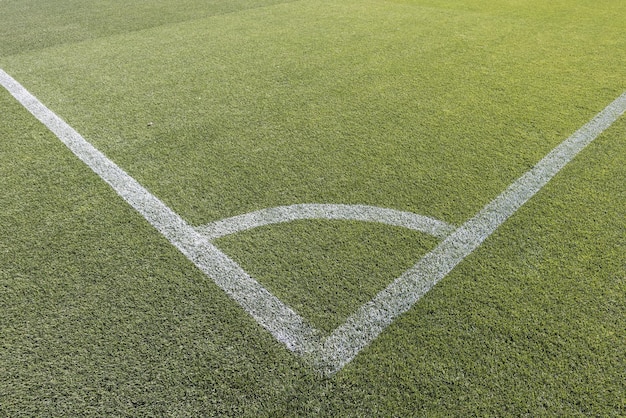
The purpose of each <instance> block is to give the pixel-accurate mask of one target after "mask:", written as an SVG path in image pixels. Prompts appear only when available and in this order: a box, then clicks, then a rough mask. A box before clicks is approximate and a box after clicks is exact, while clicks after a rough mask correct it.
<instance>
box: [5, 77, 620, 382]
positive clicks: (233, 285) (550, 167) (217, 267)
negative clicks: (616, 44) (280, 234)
mask: <svg viewBox="0 0 626 418" xmlns="http://www.w3.org/2000/svg"><path fill="white" fill-rule="evenodd" d="M0 84H1V85H2V86H4V87H5V88H6V89H7V90H8V91H9V92H10V93H11V94H12V95H13V96H14V97H15V98H16V99H17V100H18V101H19V102H20V103H21V104H22V105H23V106H24V107H25V108H26V109H27V110H29V111H30V112H31V113H32V114H33V115H34V116H35V117H36V118H37V119H39V120H40V121H41V122H42V123H43V124H44V125H46V126H47V127H48V128H49V129H50V130H51V131H52V132H53V133H55V135H57V137H58V138H59V139H60V140H61V141H62V142H63V143H65V144H66V146H68V148H70V149H71V150H72V152H74V154H76V155H77V156H78V157H79V158H80V159H81V160H82V161H83V162H85V163H86V164H87V165H88V166H89V167H90V168H91V169H92V170H93V171H94V172H96V173H97V174H98V175H99V176H100V177H102V178H103V179H104V180H105V181H106V182H107V183H108V184H109V185H111V187H112V188H113V189H114V190H115V191H116V192H117V193H118V194H119V195H120V196H121V197H122V198H124V200H126V201H127V202H128V203H129V204H130V205H131V206H133V208H135V209H136V210H137V211H138V212H139V213H141V214H142V215H143V216H144V217H145V218H146V220H148V221H149V222H150V223H151V224H152V225H153V226H154V227H155V228H157V229H158V230H159V231H160V232H161V233H162V234H163V235H164V236H165V237H166V238H167V239H168V240H170V242H172V244H173V245H175V246H176V247H177V248H178V249H179V250H180V251H181V252H182V253H183V254H185V255H186V256H187V257H188V258H189V259H190V260H191V261H193V262H194V263H195V264H196V266H198V267H199V268H200V269H201V270H202V271H203V272H205V273H206V274H207V275H208V276H209V277H211V278H212V279H213V280H214V281H215V283H216V284H218V285H219V286H220V287H221V288H222V289H224V291H226V293H227V294H229V295H230V296H231V297H232V298H233V299H234V300H235V301H237V302H238V303H239V304H240V305H241V306H242V307H243V308H244V309H245V310H246V311H247V312H248V313H249V314H250V315H251V316H253V317H254V318H255V319H256V320H257V322H259V324H261V325H262V326H263V327H265V328H266V329H268V330H269V331H270V332H271V333H272V335H273V336H274V337H275V338H276V339H277V340H278V341H281V342H282V343H284V344H285V345H286V346H287V347H288V348H289V349H291V350H292V351H295V352H297V353H298V354H300V355H304V356H305V358H307V359H309V360H311V361H312V362H313V363H314V364H316V365H317V366H318V367H319V368H320V369H321V370H322V371H323V372H324V373H326V374H327V375H332V374H334V373H336V372H337V371H338V370H340V369H341V368H342V367H344V366H345V365H346V364H347V363H348V362H350V361H351V360H352V359H353V358H354V357H355V356H356V355H357V354H358V353H359V351H360V350H361V349H362V348H363V347H365V346H366V345H367V344H369V343H370V342H371V341H372V340H373V339H374V338H376V337H377V336H378V335H379V334H380V333H381V332H382V331H383V330H384V329H385V328H386V327H387V326H388V325H389V324H391V322H393V320H394V319H395V318H396V317H397V316H398V315H401V314H402V313H404V312H406V311H407V310H408V309H410V308H411V306H413V304H415V303H416V302H417V301H418V300H419V299H420V298H421V297H422V296H423V295H424V294H425V293H426V292H428V291H429V290H430V289H431V288H432V287H433V286H434V285H435V284H437V283H438V282H439V281H440V280H441V279H442V278H443V277H445V276H446V275H447V274H448V273H449V272H450V271H451V270H452V269H453V268H454V267H455V266H456V265H457V264H458V263H460V262H461V261H462V260H463V259H464V258H465V257H466V256H467V255H469V254H470V253H471V252H472V251H474V250H475V249H476V248H477V247H478V246H480V245H481V244H482V242H483V241H484V240H485V239H486V238H487V237H489V236H490V235H491V234H492V233H493V232H494V231H495V230H496V229H497V228H498V227H499V226H500V225H501V224H502V223H503V222H504V221H505V220H506V219H508V218H509V217H510V216H511V215H513V214H514V213H515V212H516V211H517V210H518V209H519V208H520V207H521V206H522V205H523V204H524V203H525V202H526V201H528V199H530V198H531V197H532V196H533V195H534V194H535V193H537V192H538V191H539V190H540V189H541V188H542V187H543V186H545V185H546V184H547V183H548V181H550V179H552V177H554V176H555V175H556V174H557V173H558V172H559V171H560V170H561V169H562V168H563V167H564V166H565V165H566V164H567V163H568V162H569V161H571V160H572V159H573V158H574V157H575V156H576V154H578V153H579V152H580V151H581V150H582V149H583V148H584V147H586V146H587V145H588V144H589V143H591V141H593V140H594V139H595V138H596V137H597V136H598V135H600V133H602V132H603V131H604V130H605V129H606V128H608V127H609V126H610V125H611V124H612V123H613V122H615V121H616V120H617V119H618V118H619V117H620V116H621V115H622V114H623V113H624V112H625V111H626V92H625V93H623V94H622V95H621V96H619V97H618V98H617V99H616V100H615V101H614V102H613V103H611V104H610V105H608V106H607V107H606V108H605V109H604V110H603V111H602V112H600V113H599V114H598V115H597V116H596V117H595V118H593V119H592V120H591V121H590V122H589V123H587V124H586V125H584V126H583V127H582V128H580V129H579V130H578V131H576V132H575V133H574V134H573V135H572V136H570V137H569V138H568V139H566V140H565V141H564V142H562V143H561V144H560V145H559V146H557V147H556V148H555V149H554V150H553V151H551V152H550V153H549V154H548V155H547V156H546V157H544V158H543V159H542V160H541V161H540V162H539V163H538V164H537V165H536V166H535V167H534V168H533V169H531V170H530V171H528V172H527V173H525V174H524V175H522V176H521V177H520V178H519V179H518V180H516V181H515V182H514V183H513V184H512V185H511V186H509V187H508V188H507V189H506V190H505V191H504V192H503V193H502V194H500V195H499V196H498V197H496V198H495V199H494V200H493V201H491V202H490V203H488V204H487V205H486V206H485V207H484V208H483V209H482V210H481V211H480V212H479V213H478V214H477V215H476V216H474V217H473V218H472V219H470V220H468V221H467V222H466V223H465V224H463V225H462V226H461V227H459V228H458V229H456V230H455V231H454V232H452V233H451V234H449V233H450V228H449V226H448V225H446V224H445V223H443V222H439V221H436V220H432V219H430V218H426V217H421V216H420V215H416V217H417V218H411V220H408V222H409V223H410V222H417V224H416V225H415V227H416V228H425V229H426V230H430V229H432V231H434V232H431V233H433V235H437V236H440V237H446V238H445V239H444V240H443V241H442V242H441V244H440V245H439V246H438V247H437V248H435V249H434V250H433V251H432V252H430V253H429V254H427V255H426V256H425V257H423V258H422V259H421V260H420V261H419V262H418V263H417V264H415V265H414V266H413V267H412V268H410V269H409V270H407V271H406V272H405V273H404V274H403V275H402V276H400V277H399V278H398V279H396V280H395V281H394V282H393V283H392V284H390V285H389V286H388V287H387V288H386V289H384V290H383V291H381V292H380V293H379V294H378V295H377V296H376V297H374V299H372V300H371V301H370V302H368V303H366V304H365V305H363V306H362V307H361V308H360V309H359V310H358V311H357V312H356V313H355V314H353V315H352V316H351V317H350V318H348V320H347V321H346V322H345V323H344V324H343V325H341V326H340V327H339V328H337V329H336V330H335V331H334V332H333V333H332V334H331V335H330V336H329V337H328V338H326V339H325V340H323V341H321V340H320V336H319V335H320V333H319V332H318V331H317V330H315V329H313V328H312V327H310V326H309V325H307V324H306V323H305V322H304V320H303V319H302V318H301V317H300V316H299V315H298V314H296V313H295V312H294V311H293V310H292V309H291V308H289V307H288V306H287V305H285V304H284V303H282V302H281V301H280V300H279V299H278V298H276V297H275V296H273V295H272V294H271V293H269V292H268V291H267V290H266V289H265V288H263V287H262V286H261V285H260V284H259V283H258V282H256V281H255V280H254V279H253V278H252V277H250V276H249V275H248V274H247V273H246V272H245V271H243V269H241V267H240V266H239V265H238V264H237V263H235V262H234V261H232V260H231V259H229V258H228V257H227V256H226V255H225V254H223V253H222V252H221V251H220V250H219V249H217V248H216V247H215V246H213V245H212V244H211V243H210V242H209V241H208V240H207V239H206V238H204V237H203V236H202V235H201V233H199V232H197V231H195V230H194V229H193V228H192V227H191V226H189V225H187V223H186V222H185V221H184V220H183V219H182V218H180V217H179V216H178V215H177V214H175V213H174V212H173V211H172V210H171V209H169V208H168V207H167V206H166V205H165V204H164V203H163V202H161V201H160V200H159V199H157V198H156V197H155V196H153V195H152V194H150V193H149V192H148V191H147V190H146V189H144V188H143V187H142V186H141V185H140V184H139V183H138V182H137V181H135V180H134V179H133V178H132V177H130V176H129V175H128V174H127V173H125V172H124V171H123V170H122V169H121V168H119V167H118V166H117V165H115V164H114V163H113V162H112V161H110V160H109V159H108V158H107V157H106V156H104V155H103V154H102V153H101V152H99V151H98V150H97V149H95V148H94V147H93V146H92V145H91V144H89V143H88V142H87V141H86V140H85V139H84V138H83V137H82V136H80V134H78V133H77V132H76V131H75V130H74V129H72V128H71V127H70V126H69V125H68V124H67V123H65V122H64V121H63V120H62V119H60V118H59V117H58V116H57V115H56V114H54V113H53V112H52V111H50V110H49V109H48V108H46V107H45V106H44V105H43V104H41V102H39V101H38V100H37V99H36V98H35V97H34V96H32V95H31V94H30V93H29V92H28V91H27V90H26V89H24V87H22V86H21V85H20V84H19V83H18V82H17V81H15V80H14V79H13V78H11V77H10V76H9V75H8V74H6V73H5V72H4V71H2V70H1V69H0ZM294 206H298V205H294ZM304 206H306V205H304ZM320 206H321V207H322V206H326V209H328V207H330V206H334V205H320ZM283 208H284V207H283ZM288 208H289V207H288ZM274 209H276V208H274ZM292 209H293V208H292ZM309 209H310V208H304V207H302V208H301V207H296V208H295V212H294V213H295V214H296V215H295V216H296V217H297V216H301V217H302V216H305V217H308V216H310V215H311V214H309V213H308V211H309ZM352 209H353V208H352ZM352 209H346V208H339V209H337V208H334V209H333V210H336V211H337V213H334V212H333V211H332V210H331V212H329V213H327V214H326V215H324V216H321V217H322V218H324V219H340V218H341V219H343V218H342V216H343V217H345V216H346V213H347V214H348V216H349V217H352V218H354V219H358V220H366V221H368V220H374V219H375V218H376V217H377V216H379V215H380V214H374V212H371V211H370V210H369V209H367V210H365V211H364V212H359V213H350V211H351V210H352ZM379 209H380V208H378V209H376V210H379ZM360 210H361V209H358V210H357V212H358V211H360ZM342 211H344V212H346V211H347V212H346V213H343V214H341V215H340V214H339V213H340V212H342ZM384 211H385V210H383V212H384ZM279 212H280V213H273V212H272V209H270V210H266V211H265V212H264V211H259V212H258V213H265V214H266V215H267V214H268V213H269V214H270V216H269V219H270V220H271V219H273V220H274V221H279V222H282V221H284V218H285V216H287V217H289V216H293V214H292V215H285V214H284V213H282V212H281V211H280V210H279ZM396 212H397V213H396ZM258 213H257V214H258ZM398 213H403V212H398V211H393V210H391V212H389V213H386V212H385V213H384V214H383V218H384V217H389V218H388V219H387V220H385V221H383V223H391V224H397V225H399V226H405V227H409V228H411V226H407V225H402V224H401V223H402V222H405V221H407V220H406V219H404V220H402V221H399V220H398V219H400V218H403V217H404V215H402V216H400V218H397V215H398ZM248 215H249V214H248ZM246 216H247V215H243V218H242V219H241V220H243V221H245V222H252V224H254V223H255V222H258V220H254V219H248V218H245V217H246ZM235 218H237V217H235ZM244 218H245V219H244ZM233 219H234V218H229V219H227V220H226V222H225V223H224V224H223V225H219V224H218V227H217V230H216V231H217V232H215V231H213V232H211V229H210V228H213V227H209V231H208V232H209V233H211V234H212V233H217V234H218V235H216V236H222V235H225V234H228V233H232V232H229V231H230V230H231V229H233V228H234V229H235V230H243V229H248V228H249V227H250V226H249V225H247V226H246V225H243V226H239V227H238V226H236V225H234V224H232V222H231V221H232V220H233ZM307 219H308V218H307ZM407 219H408V218H407ZM245 222H244V223H245ZM262 222H266V223H267V219H266V220H262ZM397 222H400V223H397ZM261 224H264V223H261ZM213 226H215V225H213ZM220 228H222V229H220ZM433 228H434V229H433ZM200 229H202V228H200ZM419 230H423V229H419ZM235 232H236V231H235ZM220 234H221V235H220ZM448 234H449V235H448Z"/></svg>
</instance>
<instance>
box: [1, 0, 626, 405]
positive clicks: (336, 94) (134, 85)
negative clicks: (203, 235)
mask: <svg viewBox="0 0 626 418" xmlns="http://www.w3.org/2000/svg"><path fill="white" fill-rule="evenodd" d="M96 3H97V4H96ZM625 16H626V2H623V1H613V0H599V1H598V0H594V1H591V0H556V1H551V2H546V1H540V0H489V1H487V0H414V1H383V0H380V1H379V0H369V1H341V2H335V1H325V0H322V1H297V2H288V3H286V2H276V1H265V0H258V1H236V2H234V1H212V2H209V1H196V0H184V1H181V2H176V3H173V2H165V1H153V2H140V1H128V2H124V3H123V4H122V3H121V2H118V1H106V2H104V1H103V2H95V3H94V2H79V1H72V0H57V1H54V2H49V1H42V0H20V1H17V0H0V68H3V69H5V70H6V71H7V72H9V74H11V75H13V76H14V77H16V78H17V79H18V80H19V81H20V82H22V83H23V84H24V85H25V86H26V87H27V88H28V89H29V90H31V91H32V92H33V93H34V94H35V95H36V96H37V97H39V98H40V99H41V100H42V101H43V102H44V103H45V104H47V105H48V106H49V107H50V108H51V109H52V110H53V111H55V112H57V113H58V114H59V115H60V116H62V117H63V118H64V119H65V120H67V121H68V122H69V123H70V125H72V126H74V127H75V128H76V129H77V130H78V131H79V132H80V133H82V134H83V135H84V136H85V137H86V139H87V140H89V141H91V142H93V143H94V144H95V145H96V146H97V147H98V148H99V149H101V150H102V151H104V152H105V153H106V154H107V155H108V156H109V157H111V158H112V159H113V160H114V161H115V162H116V163H118V164H119V165H120V166H121V167H122V168H124V169H125V170H127V171H128V172H129V173H130V174H131V175H132V176H133V177H135V178H136V179H138V180H139V181H140V182H141V183H142V184H143V185H145V186H146V187H147V188H148V189H149V190H150V191H151V192H153V193H154V194H155V195H156V196H157V197H159V198H161V199H163V200H164V201H165V202H166V204H167V205H168V206H170V207H172V208H173V209H174V210H175V211H176V212H177V213H179V214H180V215H181V216H182V217H183V218H184V219H185V220H187V221H188V222H189V223H190V224H192V225H194V226H195V225H202V224H206V223H208V222H212V221H215V220H219V219H222V218H226V217H230V216H234V215H238V214H243V213H248V212H251V211H254V210H259V209H263V208H267V207H276V206H281V205H289V204H297V203H310V202H312V203H345V204H368V205H373V206H380V207H386V208H392V209H397V210H405V211H411V212H414V213H417V214H421V215H426V216H431V217H433V218H436V219H440V220H442V221H444V222H448V223H451V224H455V225H460V224H462V223H463V222H465V221H466V220H467V219H468V218H470V217H471V216H473V215H474V214H475V213H476V212H477V211H478V210H479V209H480V208H482V207H483V206H484V205H485V204H486V203H487V202H489V201H490V200H491V199H493V198H494V197H495V196H497V195H498V194H499V193H500V192H501V191H502V190H503V189H504V188H505V187H506V186H507V185H508V184H510V182H511V181H513V180H514V179H516V178H517V177H518V176H519V175H520V174H522V173H523V172H525V171H526V170H528V169H529V168H530V167H532V166H533V165H534V164H535V163H536V162H537V161H538V160H539V159H540V158H541V157H543V155H545V153H546V152H548V151H549V150H550V149H552V148H553V147H554V146H555V145H556V144H558V143H560V142H561V141H562V140H564V139H565V138H567V137H568V136H569V135H570V134H571V133H572V132H574V131H575V130H576V129H578V128H579V127H580V126H581V125H583V124H584V123H586V122H587V121H588V120H589V119H590V118H591V117H592V116H593V115H595V114H596V113H597V112H598V111H599V110H601V109H603V108H604V107H605V106H606V105H607V104H608V103H610V102H611V101H612V100H613V99H614V98H615V97H617V96H618V95H619V94H621V93H622V92H623V91H624V90H626V82H625V80H626V66H624V62H626V29H625V28H624V24H623V22H624V17H625ZM149 124H150V125H149ZM625 139H626V119H624V118H621V119H620V120H618V121H617V122H616V123H615V124H614V125H613V126H612V127H611V128H610V129H608V130H607V131H606V132H605V133H604V134H603V135H601V136H600V137H599V138H598V139H597V140H596V141H595V142H594V143H593V144H591V145H590V146H589V147H588V148H587V149H585V150H584V151H583V152H581V153H580V154H579V155H578V156H577V157H576V158H575V159H574V161H573V162H572V163H571V164H570V165H568V166H567V167H566V168H565V169H564V170H563V171H562V172H561V173H559V174H558V175H557V176H556V177H555V178H554V179H553V180H552V181H551V182H550V183H549V184H548V185H547V186H546V187H545V188H544V189H542V190H541V191H540V192H539V193H538V194H537V195H536V196H535V197H534V198H533V199H531V201H529V202H528V203H527V204H526V205H525V206H524V207H522V208H521V209H520V211H519V212H517V213H516V214H515V215H514V216H513V217H511V218H510V219H509V220H508V221H507V222H505V223H504V224H503V225H502V226H501V227H500V228H499V229H498V230H497V231H496V232H495V233H494V234H493V235H492V236H491V237H490V238H489V239H487V240H486V241H485V242H484V244H483V245H482V246H481V247H480V248H479V249H478V250H476V252H475V253H473V254H471V255H470V256H469V257H467V258H466V259H465V260H464V261H463V262H462V263H461V264H460V265H459V266H458V267H457V268H455V269H454V270H453V271H452V272H451V273H450V274H449V275H448V276H447V277H446V278H445V279H444V280H442V281H441V282H440V283H439V284H438V285H437V286H435V287H434V288H433V289H432V290H431V291H430V292H429V293H428V294H427V295H426V296H425V297H424V298H422V299H421V300H420V302H419V303H417V304H416V305H415V306H414V307H413V308H412V309H410V310H409V311H408V312H407V313H406V314H404V315H402V316H401V317H400V318H398V319H397V320H396V321H395V322H394V323H393V324H392V325H391V326H390V327H389V328H387V329H386V330H385V331H384V332H383V333H382V334H381V335H380V336H379V337H378V338H377V339H376V340H375V341H373V342H372V344H371V345H369V346H368V347H366V348H365V349H364V350H363V351H362V352H361V353H360V354H359V355H358V356H357V357H356V358H355V359H354V360H353V361H352V362H351V363H350V364H349V365H348V366H347V367H346V368H344V369H343V370H342V371H340V372H339V373H338V374H336V375H335V376H333V377H332V378H323V377H320V376H319V375H317V374H316V372H315V371H314V370H312V369H311V368H309V366H307V365H306V364H303V363H302V362H301V360H300V359H299V358H298V357H297V356H295V355H293V354H292V353H291V352H289V351H288V350H287V349H285V347H284V346H283V345H281V344H280V343H278V342H277V341H276V340H275V339H274V338H272V336H271V335H270V334H269V333H267V332H266V331H265V330H264V329H262V328H261V327H260V326H259V325H258V324H257V323H256V322H255V321H254V320H253V319H252V318H251V317H250V316H249V315H248V314H246V313H245V312H244V311H243V310H242V309H241V308H240V307H239V306H238V305H236V304H235V303H234V302H233V301H232V300H231V299H229V298H228V297H227V296H226V295H225V293H224V292H223V291H222V290H221V289H220V288H218V287H217V286H216V285H215V284H214V283H213V282H212V280H211V279H210V278H207V277H205V276H204V275H203V274H202V273H201V272H199V271H198V270H197V269H195V267H193V265H192V263H191V262H189V261H188V260H187V259H186V258H185V257H184V256H182V255H181V254H180V253H178V252H177V251H176V250H175V249H174V248H173V247H172V246H171V245H170V244H169V243H168V242H167V241H166V240H165V239H164V238H163V237H162V236H160V235H159V234H158V233H157V232H156V231H155V230H154V229H153V228H151V227H150V226H149V225H148V224H147V222H146V221H145V220H143V219H142V218H141V217H140V216H139V215H138V214H136V213H135V212H134V211H133V210H132V209H131V208H130V207H129V206H128V205H127V204H125V203H124V202H123V201H121V199H119V198H118V197H117V196H116V195H115V193H114V192H113V191H112V190H110V189H109V188H108V186H106V185H105V184H104V183H103V182H102V181H101V179H99V178H98V177H97V176H95V175H94V174H93V173H91V172H90V171H89V169H88V168H86V167H85V166H84V165H83V164H82V163H80V162H79V161H77V160H76V158H75V157H74V156H73V155H72V154H71V153H70V152H69V151H68V150H66V149H65V148H64V147H63V146H62V145H61V144H60V143H59V142H58V140H57V139H56V138H54V137H53V136H52V135H51V134H50V133H49V132H48V131H47V130H46V129H45V128H44V127H42V126H41V125H39V124H38V123H37V122H36V121H35V120H34V119H33V118H32V116H30V115H29V114H28V113H27V112H26V111H25V110H24V109H22V108H21V107H20V106H19V105H18V104H17V103H16V102H15V101H14V100H13V99H12V98H11V97H10V96H9V95H8V94H6V93H5V92H4V91H0V231H1V233H0V416H11V417H13V416H18V417H19V416H44V417H45V416H54V417H60V416H72V417H74V416H185V417H186V416H219V415H225V416H253V417H258V416H603V417H604V416H609V417H610V416H616V417H617V416H625V415H626V398H625V397H624V393H626V375H625V370H626V348H625V347H626V337H625V335H624V330H625V329H626V297H624V295H626V268H625V266H626V250H625V249H626V189H625V188H624V179H625V178H626V140H625ZM218 245H219V246H220V248H224V249H225V251H227V252H228V254H229V255H231V256H232V257H233V258H235V259H236V260H237V261H239V262H240V263H241V264H242V265H243V266H244V267H245V268H246V270H248V271H249V273H250V274H252V275H253V276H255V277H257V278H259V280H260V281H261V282H262V283H263V284H264V285H265V286H267V287H268V288H271V290H272V292H274V293H276V294H277V295H280V297H281V298H282V299H284V300H285V301H286V302H287V303H288V304H290V305H291V306H294V309H296V310H297V311H298V312H299V313H301V314H302V315H303V316H304V317H306V318H307V319H308V320H310V321H311V322H313V323H314V324H315V325H316V326H318V327H319V328H321V329H323V330H325V331H328V330H330V329H332V328H333V327H334V326H335V325H336V324H337V323H338V322H341V321H342V320H343V318H345V316H347V315H349V314H350V313H351V312H353V311H354V309H355V307H357V306H358V305H359V304H361V303H362V302H363V301H364V300H367V299H368V298H370V297H371V295H373V294H375V293H376V292H377V291H378V290H379V289H380V288H381V287H384V286H386V284H387V283H388V281H389V280H391V279H393V277H395V276H397V275H398V274H400V273H401V272H402V271H403V270H404V269H405V268H406V267H407V266H410V265H412V264H413V263H414V262H415V261H416V260H417V259H418V258H419V257H420V256H421V255H422V254H423V253H424V252H425V251H428V250H429V249H431V248H432V246H433V245H434V241H432V240H431V238H428V237H424V236H422V235H420V234H417V233H413V232H410V231H405V230H399V229H396V228H390V227H387V226H380V225H375V224H363V223H354V222H346V223H344V222H334V221H333V222H329V221H325V222H322V221H302V222H293V223H290V224H281V225H272V226H268V227H262V228H257V229H255V230H251V231H247V232H244V233H238V234H235V235H233V236H229V237H226V238H223V239H220V240H218Z"/></svg>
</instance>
